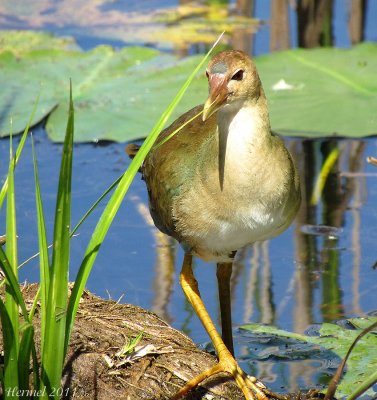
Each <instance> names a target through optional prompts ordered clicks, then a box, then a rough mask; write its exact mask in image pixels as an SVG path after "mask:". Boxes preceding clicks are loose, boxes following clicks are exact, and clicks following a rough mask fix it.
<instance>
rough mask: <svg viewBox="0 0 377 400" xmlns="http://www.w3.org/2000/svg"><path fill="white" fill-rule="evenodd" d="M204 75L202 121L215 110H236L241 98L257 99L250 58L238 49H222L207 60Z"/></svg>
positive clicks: (255, 74) (256, 81)
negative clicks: (207, 91)
mask: <svg viewBox="0 0 377 400" xmlns="http://www.w3.org/2000/svg"><path fill="white" fill-rule="evenodd" d="M206 75H207V78H208V86H209V96H208V99H207V101H206V103H205V104H204V109H203V121H205V120H206V119H208V118H209V117H210V116H211V115H212V114H213V113H214V112H216V111H218V110H219V109H224V110H229V111H231V110H236V109H239V108H240V107H242V104H243V103H244V102H245V100H252V99H254V98H258V97H259V95H260V90H261V83H260V79H259V76H258V72H257V70H256V68H255V65H254V63H253V61H252V60H251V58H250V57H249V56H248V55H247V54H246V53H244V52H242V51H238V50H227V51H223V52H221V53H219V54H217V55H216V56H214V57H213V58H212V60H211V61H210V62H209V64H208V67H207V70H206Z"/></svg>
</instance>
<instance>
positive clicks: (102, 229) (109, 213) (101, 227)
mask: <svg viewBox="0 0 377 400" xmlns="http://www.w3.org/2000/svg"><path fill="white" fill-rule="evenodd" d="M221 37H222V35H221V36H220V37H219V39H218V40H217V41H216V43H215V44H214V45H213V47H212V48H211V49H210V51H209V52H208V53H207V54H206V55H205V56H204V57H203V59H202V61H201V62H200V63H199V65H198V66H197V67H196V68H195V70H194V71H193V72H192V73H191V75H190V76H189V78H188V79H187V80H186V82H185V83H184V84H183V86H182V87H181V89H180V90H179V92H178V93H177V95H176V96H175V98H174V99H173V101H172V102H171V103H170V105H169V106H168V107H167V109H166V110H165V111H164V112H163V114H162V116H161V118H160V119H159V121H158V122H157V123H156V125H155V126H154V128H153V129H152V131H151V133H150V134H149V135H148V137H147V138H146V139H145V141H144V143H143V145H142V146H141V148H140V149H139V151H138V152H137V154H136V156H135V157H134V159H133V160H132V162H131V164H130V166H129V167H128V169H127V171H126V173H125V174H124V175H123V176H122V179H121V181H120V182H119V185H118V186H117V187H116V189H115V191H114V193H113V195H112V196H111V198H110V200H109V202H108V204H107V206H106V208H105V210H104V211H103V213H102V215H101V218H100V220H99V221H98V224H97V226H96V228H95V230H94V232H93V235H92V238H91V240H90V242H89V245H88V247H87V250H86V253H85V256H84V260H83V262H82V263H81V266H80V269H79V272H78V274H77V277H76V280H75V284H74V287H73V289H72V293H71V297H70V300H69V305H68V311H67V336H66V343H65V351H67V348H68V343H69V339H70V334H71V332H72V327H73V322H74V319H75V316H76V312H77V309H78V306H79V301H80V297H81V295H82V292H83V290H84V287H85V284H86V282H87V279H88V277H89V274H90V271H91V268H92V266H93V264H94V261H95V259H96V257H97V254H98V251H99V248H100V246H101V244H102V242H103V240H104V238H105V236H106V233H107V231H108V229H109V227H110V225H111V223H112V221H113V219H114V217H115V214H116V213H117V211H118V209H119V207H120V204H121V203H122V201H123V198H124V196H125V194H126V193H127V190H128V188H129V186H130V184H131V182H132V180H133V178H134V177H135V175H136V174H137V172H138V170H139V168H140V166H141V164H142V162H143V160H144V159H145V157H146V155H147V154H148V152H149V151H150V150H151V148H152V146H153V144H154V143H155V141H156V139H157V137H158V135H159V133H160V132H161V130H162V129H163V127H164V126H165V124H166V122H167V121H168V119H169V117H170V116H171V114H172V112H173V111H174V109H175V107H176V106H177V105H178V103H179V102H180V100H181V99H182V97H183V95H184V93H185V92H186V90H187V88H188V87H189V85H190V83H191V81H192V80H193V79H194V77H195V75H196V74H197V72H198V71H199V69H200V68H201V67H202V65H203V64H204V63H205V62H206V60H207V59H208V57H209V55H210V54H211V52H212V51H213V49H214V47H215V46H216V45H217V43H218V42H219V40H220V39H221Z"/></svg>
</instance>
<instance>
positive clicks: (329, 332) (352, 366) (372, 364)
mask: <svg viewBox="0 0 377 400" xmlns="http://www.w3.org/2000/svg"><path fill="white" fill-rule="evenodd" d="M376 321H377V317H368V318H354V319H350V320H348V322H349V323H350V324H351V325H352V326H354V328H355V329H346V328H344V327H342V326H340V325H337V324H329V323H324V324H322V326H321V329H320V331H319V333H320V336H306V335H300V334H296V333H292V332H287V331H283V330H281V329H277V328H274V327H271V326H264V325H258V324H249V325H244V326H242V327H241V329H244V330H248V331H250V332H252V333H257V334H258V333H264V334H266V335H269V336H272V337H275V338H279V339H280V340H283V341H284V339H285V338H287V339H294V340H297V341H299V342H304V343H305V342H306V343H312V344H315V345H319V346H321V347H322V348H324V349H327V350H330V351H331V352H333V353H335V354H336V355H338V356H339V358H341V359H342V358H343V357H344V356H345V355H346V353H347V351H348V348H349V347H350V346H351V344H352V342H353V340H354V339H355V338H356V337H357V336H358V335H359V334H360V332H361V331H362V330H363V329H365V328H366V327H368V326H370V325H371V324H372V323H374V322H376ZM288 346H289V344H288ZM277 355H278V354H277ZM376 370H377V332H376V331H373V332H371V333H369V334H367V335H365V337H363V338H362V339H360V341H359V342H358V343H357V345H356V346H355V348H354V350H353V351H352V353H351V355H350V357H349V359H348V361H347V370H346V373H345V375H344V376H343V377H342V380H341V381H340V384H339V386H338V389H337V392H336V397H337V398H342V397H343V396H349V395H350V394H351V393H352V392H353V391H354V390H355V387H356V386H358V385H359V384H360V383H361V382H362V381H364V380H367V379H369V377H370V376H371V375H372V374H374V373H375V371H376ZM366 394H369V395H371V394H373V391H372V390H370V391H368V392H367V393H366ZM374 394H375V393H374Z"/></svg>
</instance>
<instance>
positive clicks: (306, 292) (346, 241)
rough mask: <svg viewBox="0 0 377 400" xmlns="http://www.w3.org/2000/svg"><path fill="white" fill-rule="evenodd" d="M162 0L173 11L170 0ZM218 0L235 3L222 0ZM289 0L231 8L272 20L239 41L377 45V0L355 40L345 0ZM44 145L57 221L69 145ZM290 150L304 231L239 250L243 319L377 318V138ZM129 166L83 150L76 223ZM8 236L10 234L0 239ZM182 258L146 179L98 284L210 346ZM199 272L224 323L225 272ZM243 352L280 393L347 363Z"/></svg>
mask: <svg viewBox="0 0 377 400" xmlns="http://www.w3.org/2000/svg"><path fill="white" fill-rule="evenodd" d="M157 3H159V4H163V5H165V3H166V2H164V1H162V0H161V2H157ZM174 3H175V4H176V3H178V2H174ZM179 3H180V4H183V3H187V1H184V0H181V1H179ZM210 3H214V2H211V1H210ZM216 3H217V4H218V3H222V4H223V5H225V6H226V7H228V5H229V2H227V1H221V0H220V1H219V0H217V1H216ZM291 3H292V2H285V1H274V2H272V3H271V9H270V10H269V4H270V2H265V1H250V0H237V1H235V2H232V5H233V6H234V7H233V12H235V13H236V14H239V15H244V16H253V15H254V16H256V17H258V18H261V19H262V20H263V19H264V20H265V25H263V24H262V25H261V26H260V28H259V31H258V32H257V33H256V34H250V32H245V31H244V30H241V29H239V30H237V29H235V30H233V32H232V33H231V37H230V45H231V46H232V47H235V48H240V49H243V50H245V51H247V52H249V53H251V54H260V53H263V52H265V53H266V52H268V51H269V50H272V51H273V50H281V49H285V48H289V47H292V46H297V45H300V46H302V47H315V46H319V45H332V44H335V45H342V46H346V45H349V44H350V43H357V42H359V41H362V40H364V39H370V38H373V35H374V38H376V37H377V35H376V32H375V30H374V31H373V30H371V20H372V18H373V15H375V14H376V13H377V11H376V10H377V7H376V3H374V2H372V1H371V2H359V4H360V8H358V9H354V10H353V11H352V13H351V14H350V15H351V17H350V18H349V21H348V32H349V34H348V35H347V34H346V33H345V32H346V31H347V27H346V25H347V24H346V23H345V22H344V21H343V22H342V23H341V22H340V20H339V18H340V17H339V15H343V16H344V15H345V14H346V11H344V10H343V9H341V5H340V3H341V2H340V1H316V2H307V1H300V0H298V1H297V2H296V3H297V10H293V9H292V8H291V7H290V5H289V4H291ZM351 3H352V4H355V3H356V2H351ZM135 4H136V3H135ZM169 4H170V3H169ZM266 4H267V6H266ZM314 4H316V6H314ZM120 6H122V7H125V8H126V7H127V5H126V4H125V3H124V2H122V1H120V2H114V3H111V5H110V6H109V7H120ZM135 7H136V6H135ZM267 19H269V20H268V21H267ZM331 21H332V23H331ZM267 23H268V24H267ZM61 29H62V28H61V27H60V28H59V32H60V31H61ZM91 43H92V42H90V43H89V44H88V43H87V44H86V46H85V45H84V46H83V47H84V48H87V47H88V46H90V45H91ZM204 49H205V46H202V45H198V44H188V45H187V47H185V48H183V49H182V48H176V49H175V50H174V51H175V52H177V54H179V55H181V56H184V55H186V54H192V53H195V52H203V50H204ZM35 140H36V152H37V157H38V161H39V171H40V172H39V174H40V181H41V182H40V183H41V188H42V196H43V201H44V208H45V212H46V215H47V216H48V215H52V214H53V210H54V205H55V203H54V202H55V192H56V188H57V179H58V168H59V158H60V152H61V146H60V145H56V144H52V143H51V142H49V140H48V139H47V137H46V135H45V132H44V131H43V129H42V128H37V129H35ZM15 141H16V142H17V139H15ZM287 145H288V147H289V149H290V151H291V153H292V154H293V155H294V157H295V159H296V163H297V165H298V168H299V171H300V174H301V183H302V197H303V201H302V206H301V209H300V211H299V213H298V216H297V218H296V220H295V222H294V224H293V225H292V226H291V227H290V228H289V229H288V230H287V231H286V232H284V233H283V234H282V235H280V236H279V237H277V238H275V239H273V240H271V241H268V242H263V243H255V244H254V245H253V246H250V247H248V248H245V249H242V250H241V251H240V252H239V254H238V258H237V262H236V263H235V265H234V270H233V276H232V284H231V293H232V304H233V322H234V324H235V325H241V324H245V323H249V322H259V323H263V324H272V325H276V326H278V327H279V328H282V329H287V330H291V331H294V332H298V333H303V332H305V331H307V330H308V329H309V330H310V329H313V328H312V326H313V324H317V323H321V322H326V321H327V322H329V321H334V320H338V319H342V318H346V317H351V316H363V315H366V314H368V313H373V312H374V311H375V310H376V309H377V303H376V300H375V291H376V290H377V283H376V273H377V272H376V268H375V265H376V260H377V254H376V251H375V242H376V236H377V207H376V204H377V168H375V167H373V166H371V165H369V164H366V162H365V159H366V157H367V156H368V155H372V156H375V155H376V151H377V148H376V139H375V138H368V139H362V140H356V139H318V140H309V139H303V140H301V139H289V140H287ZM30 147H31V145H30V141H28V142H27V144H26V147H25V150H24V154H23V156H22V158H21V160H20V164H19V165H18V167H17V171H16V194H17V208H18V210H17V211H18V234H19V241H20V244H19V248H20V260H21V261H22V260H23V259H27V258H28V257H30V256H31V255H32V254H34V253H35V252H36V251H37V248H38V246H37V232H36V213H35V206H34V184H33V176H32V168H33V167H32V159H31V148H30ZM334 149H338V151H339V157H338V158H337V160H336V162H335V164H334V166H333V167H332V169H331V171H330V174H329V176H328V179H327V180H326V183H325V185H324V188H323V192H322V196H321V198H320V201H319V202H318V203H317V204H313V202H311V198H312V194H313V191H314V187H315V183H316V180H317V177H318V175H319V173H320V170H321V167H322V165H323V163H324V162H325V160H326V159H327V157H328V155H329V154H330V153H331V152H332V151H333V150H334ZM8 155H9V140H8V139H2V140H1V141H0V160H2V162H1V163H0V180H3V179H4V177H5V175H6V169H7V162H5V160H7V159H8ZM128 163H129V161H128V159H127V157H126V155H125V153H124V144H117V143H106V144H105V145H104V144H103V143H102V144H101V143H100V145H94V144H82V145H76V146H75V154H74V166H73V171H74V176H73V210H72V222H73V224H75V223H76V222H77V221H79V219H80V218H81V216H82V215H83V214H84V213H85V211H86V210H87V209H88V208H89V207H90V206H91V204H92V203H93V202H94V201H95V200H96V199H97V198H98V197H99V196H100V195H101V194H102V192H103V191H104V190H105V189H106V188H107V187H108V186H109V185H110V184H111V183H112V182H113V181H114V180H115V179H116V178H118V176H119V175H120V174H121V173H122V172H123V171H124V169H125V168H126V167H127V165H128ZM102 209H103V206H100V207H99V209H98V210H96V211H95V212H94V213H93V215H92V216H91V217H90V218H89V219H88V220H87V222H86V223H85V224H84V225H83V226H82V227H81V228H80V230H79V235H78V236H76V237H75V238H74V239H73V241H72V254H71V256H72V257H71V259H72V261H71V279H73V278H74V276H75V273H76V272H77V269H78V264H79V261H80V260H81V259H82V256H83V254H84V252H85V248H86V245H87V243H88V240H89V238H90V233H91V232H92V231H93V229H94V227H95V224H96V221H97V219H98V217H99V215H100V212H101V211H102ZM4 222H5V216H4V213H3V212H2V213H1V215H0V227H4ZM52 224H53V220H52V218H47V231H48V233H49V234H50V235H51V233H52V231H53V226H52ZM3 233H4V232H3V229H2V228H0V236H1V234H3ZM182 258H183V252H182V250H181V249H180V248H179V246H178V245H177V244H176V243H175V242H174V241H173V240H172V239H170V238H168V237H166V236H165V235H163V234H162V233H160V232H159V231H158V230H157V229H156V228H155V227H154V225H153V223H152V220H151V217H150V215H149V211H148V206H147V194H146V189H145V186H144V183H143V182H142V181H141V180H140V179H139V178H136V180H135V182H134V183H133V184H132V186H131V189H130V192H129V194H128V196H127V197H126V199H125V202H124V205H123V206H122V207H121V209H120V211H119V213H118V215H117V217H116V219H115V221H114V224H113V226H112V227H111V229H110V231H109V234H108V236H107V237H106V240H105V243H104V244H103V246H102V247H101V251H100V253H99V256H98V258H97V261H96V264H95V266H94V268H93V271H92V274H91V276H90V278H89V282H88V288H89V290H91V291H93V292H94V293H96V294H98V295H101V296H103V297H107V296H110V297H111V298H113V299H121V301H123V302H129V303H133V304H136V305H139V306H142V307H144V308H147V309H151V310H152V311H154V312H156V313H157V314H158V315H159V316H160V317H162V318H163V319H165V320H166V321H167V322H169V323H172V324H173V325H174V326H175V327H177V328H178V329H183V330H184V331H185V332H186V333H188V334H189V335H190V336H191V337H192V338H193V339H194V340H195V341H196V342H197V343H202V344H203V346H205V345H206V341H207V340H208V339H207V335H206V334H205V332H204V330H203V328H202V326H201V324H200V322H199V321H198V319H197V317H196V315H195V313H194V312H193V311H192V308H191V307H190V306H189V305H188V304H187V302H186V300H185V298H184V295H183V293H182V291H181V289H180V287H179V282H178V273H179V268H180V265H181V263H182ZM373 266H374V267H373ZM194 268H195V274H196V277H197V279H198V282H199V286H200V288H201V292H202V294H203V298H204V301H205V303H206V305H207V307H208V310H209V313H210V314H211V315H212V316H214V317H215V321H217V322H218V315H219V313H218V301H217V289H216V282H215V281H216V280H215V269H214V268H213V267H212V266H210V265H208V264H205V263H203V262H202V261H200V260H196V261H195V266H194ZM38 277H39V270H38V262H37V261H35V260H34V261H32V262H30V263H28V264H27V266H25V267H24V268H23V269H22V270H21V271H20V278H21V279H27V280H28V281H36V280H38ZM235 345H236V354H238V355H239V358H240V360H241V363H242V365H243V367H244V368H245V369H246V370H247V371H249V372H252V373H253V374H255V375H256V376H258V377H260V378H261V379H262V380H263V381H265V382H266V383H267V384H269V386H270V388H271V389H273V390H278V391H280V390H287V391H293V390H296V389H297V388H301V389H304V388H307V387H311V386H312V385H313V382H314V383H318V384H325V383H326V381H327V379H328V376H329V374H331V373H332V372H333V371H334V368H335V367H336V363H337V360H335V359H334V358H333V356H332V355H331V354H329V353H316V352H315V351H313V349H312V347H310V346H307V347H297V346H296V347H294V346H295V345H294V344H291V345H290V346H289V347H290V348H292V346H293V347H294V354H295V355H296V357H291V358H290V357H289V356H286V357H285V361H284V360H283V358H284V357H282V359H280V360H277V359H276V357H274V356H273V354H274V352H273V351H272V350H273V348H279V349H280V350H279V351H280V352H281V353H283V352H284V346H285V343H277V342H273V341H271V340H266V342H265V343H263V340H261V338H260V337H259V338H258V340H255V337H253V336H250V334H247V333H244V332H242V331H238V330H236V331H235ZM301 346H302V345H301Z"/></svg>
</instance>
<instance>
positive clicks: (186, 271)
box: [172, 254, 267, 400]
mask: <svg viewBox="0 0 377 400" xmlns="http://www.w3.org/2000/svg"><path fill="white" fill-rule="evenodd" d="M191 264H192V256H191V255H190V254H185V258H184V261H183V266H182V271H181V275H180V283H181V286H182V289H183V291H184V293H185V295H186V297H187V299H188V301H189V302H190V304H191V305H192V307H193V308H194V310H195V312H196V314H197V315H198V317H199V318H200V320H201V322H202V324H203V326H204V328H205V329H206V331H207V333H208V335H209V336H210V338H211V340H212V343H213V345H214V347H215V350H216V352H217V355H218V358H219V362H218V363H217V364H216V365H215V366H213V367H212V368H210V369H208V370H207V371H204V372H203V373H201V374H200V375H198V376H196V377H195V378H193V379H191V380H190V381H189V382H187V383H186V385H185V386H184V387H183V388H181V389H180V390H179V392H178V393H177V394H176V395H175V396H173V398H172V399H173V400H178V399H180V398H182V397H183V396H185V395H186V394H187V393H188V392H189V391H190V390H192V389H193V388H195V387H196V386H198V385H199V384H200V383H201V382H202V381H204V379H206V378H209V377H210V376H213V375H216V374H218V373H220V372H227V373H229V374H231V375H232V376H233V378H234V380H235V381H236V383H237V385H238V387H239V388H240V389H241V390H242V393H243V394H244V396H245V398H246V399H247V400H255V399H258V400H267V396H266V395H265V394H264V393H263V390H262V388H263V384H261V383H260V382H259V381H258V380H257V379H256V378H254V377H250V376H248V375H246V373H245V372H244V371H242V369H241V368H240V367H239V366H238V364H237V362H236V360H235V359H234V357H233V356H232V354H231V353H230V351H229V350H228V349H227V347H226V346H225V344H224V342H223V340H222V338H221V336H220V335H219V333H218V332H217V330H216V327H215V325H214V323H213V322H212V320H211V317H210V316H209V314H208V312H207V310H206V308H205V305H204V303H203V301H202V299H201V297H200V293H199V288H198V283H197V281H196V279H195V277H194V274H193V272H192V266H191Z"/></svg>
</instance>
